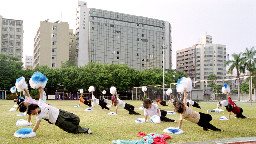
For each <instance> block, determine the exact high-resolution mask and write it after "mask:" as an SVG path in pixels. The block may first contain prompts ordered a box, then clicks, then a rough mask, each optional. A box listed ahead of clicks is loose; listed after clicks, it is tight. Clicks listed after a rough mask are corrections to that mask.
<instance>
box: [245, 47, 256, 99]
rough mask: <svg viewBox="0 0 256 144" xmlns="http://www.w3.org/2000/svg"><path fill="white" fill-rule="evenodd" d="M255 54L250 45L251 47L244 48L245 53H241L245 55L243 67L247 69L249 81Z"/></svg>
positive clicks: (253, 67)
mask: <svg viewBox="0 0 256 144" xmlns="http://www.w3.org/2000/svg"><path fill="white" fill-rule="evenodd" d="M255 54H256V50H255V49H254V47H252V48H251V49H248V48H246V50H245V53H243V55H244V56H245V69H246V70H248V71H249V76H250V77H249V78H250V83H251V75H252V72H253V71H254V69H255V62H256V60H255V57H254V56H255ZM250 100H252V86H250Z"/></svg>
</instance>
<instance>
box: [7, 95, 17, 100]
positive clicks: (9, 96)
mask: <svg viewBox="0 0 256 144" xmlns="http://www.w3.org/2000/svg"><path fill="white" fill-rule="evenodd" d="M16 98H17V96H16V95H15V94H7V97H6V99H7V100H14V99H16Z"/></svg>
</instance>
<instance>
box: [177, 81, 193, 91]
mask: <svg viewBox="0 0 256 144" xmlns="http://www.w3.org/2000/svg"><path fill="white" fill-rule="evenodd" d="M176 88H177V92H181V93H183V92H184V90H186V92H190V91H191V90H192V81H191V79H190V78H185V77H182V78H180V79H179V80H178V82H177V86H176Z"/></svg>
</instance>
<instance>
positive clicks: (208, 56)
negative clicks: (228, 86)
mask: <svg viewBox="0 0 256 144" xmlns="http://www.w3.org/2000/svg"><path fill="white" fill-rule="evenodd" d="M189 51H190V52H189ZM192 52H194V54H192ZM192 55H194V59H193V61H192V60H191V59H190V58H192ZM225 62H226V46H225V45H222V44H213V43H212V36H210V35H204V36H202V37H201V41H200V44H196V45H194V46H192V47H191V48H187V49H183V50H179V51H177V69H178V70H180V71H184V72H185V73H188V74H189V76H190V77H191V78H194V79H192V80H193V81H198V83H196V88H198V89H203V90H207V91H208V90H210V86H209V82H208V83H207V82H205V81H204V80H207V79H208V77H209V75H210V74H215V75H216V76H217V79H218V80H219V81H217V84H218V85H222V84H223V81H221V80H224V79H225V78H226V67H225V65H224V64H225ZM193 66H195V68H194V69H195V71H193ZM190 72H193V74H195V75H193V74H190Z"/></svg>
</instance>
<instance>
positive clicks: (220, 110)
mask: <svg viewBox="0 0 256 144" xmlns="http://www.w3.org/2000/svg"><path fill="white" fill-rule="evenodd" d="M213 110H214V111H219V112H222V111H224V110H223V109H218V108H216V109H213Z"/></svg>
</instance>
